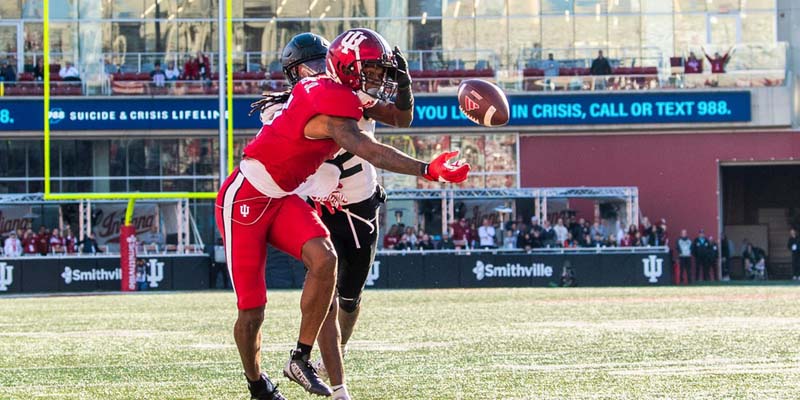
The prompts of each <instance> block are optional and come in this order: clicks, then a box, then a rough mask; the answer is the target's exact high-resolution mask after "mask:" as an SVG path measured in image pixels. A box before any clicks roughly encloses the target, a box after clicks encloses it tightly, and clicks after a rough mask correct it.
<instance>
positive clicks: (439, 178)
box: [422, 151, 469, 183]
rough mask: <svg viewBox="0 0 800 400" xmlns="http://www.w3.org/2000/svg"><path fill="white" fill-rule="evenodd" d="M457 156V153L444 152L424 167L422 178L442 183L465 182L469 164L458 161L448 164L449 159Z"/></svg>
mask: <svg viewBox="0 0 800 400" xmlns="http://www.w3.org/2000/svg"><path fill="white" fill-rule="evenodd" d="M456 156H458V151H450V152H444V153H442V154H439V155H438V156H436V158H434V159H433V161H431V162H430V164H427V165H425V174H423V175H422V177H423V178H425V179H427V180H429V181H434V182H444V183H461V182H464V181H465V180H467V174H469V164H467V163H465V162H463V160H458V161H456V162H454V163H450V162H448V160H450V159H451V158H454V157H456Z"/></svg>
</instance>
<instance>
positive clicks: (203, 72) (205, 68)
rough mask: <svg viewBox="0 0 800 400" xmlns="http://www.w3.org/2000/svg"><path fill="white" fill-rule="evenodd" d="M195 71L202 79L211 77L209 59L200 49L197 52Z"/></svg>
mask: <svg viewBox="0 0 800 400" xmlns="http://www.w3.org/2000/svg"><path fill="white" fill-rule="evenodd" d="M195 60H196V61H197V72H198V73H199V74H200V78H202V79H203V80H209V79H211V61H210V60H209V59H208V56H207V55H205V54H203V52H202V51H198V52H197V58H196V59H195Z"/></svg>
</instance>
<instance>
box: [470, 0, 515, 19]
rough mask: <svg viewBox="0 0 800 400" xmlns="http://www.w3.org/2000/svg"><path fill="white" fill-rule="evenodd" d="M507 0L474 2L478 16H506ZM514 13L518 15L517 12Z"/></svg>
mask: <svg viewBox="0 0 800 400" xmlns="http://www.w3.org/2000/svg"><path fill="white" fill-rule="evenodd" d="M505 3H506V2H505V0H474V3H473V4H474V7H475V15H476V16H479V17H480V16H496V17H500V16H504V15H506V10H505V7H506V4H505ZM512 11H513V12H514V13H516V10H513V9H512Z"/></svg>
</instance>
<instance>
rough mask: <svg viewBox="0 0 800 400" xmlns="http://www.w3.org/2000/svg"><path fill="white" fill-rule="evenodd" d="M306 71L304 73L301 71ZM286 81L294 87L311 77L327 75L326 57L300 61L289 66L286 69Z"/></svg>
mask: <svg viewBox="0 0 800 400" xmlns="http://www.w3.org/2000/svg"><path fill="white" fill-rule="evenodd" d="M301 70H304V71H301ZM284 73H285V74H286V79H288V80H289V83H291V84H292V85H294V84H296V83H297V82H300V80H301V79H303V78H306V77H309V76H317V75H320V74H324V73H325V56H324V55H322V56H320V57H315V58H311V59H306V60H300V61H298V62H296V63H292V64H290V65H288V66H287V67H286V68H285V69H284Z"/></svg>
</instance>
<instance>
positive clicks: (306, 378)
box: [283, 350, 333, 397]
mask: <svg viewBox="0 0 800 400" xmlns="http://www.w3.org/2000/svg"><path fill="white" fill-rule="evenodd" d="M294 354H295V351H294V350H292V353H291V355H292V357H290V358H289V362H287V363H286V367H284V368H283V376H285V377H287V378H289V380H290V381H292V382H294V383H297V384H298V385H300V386H302V387H303V389H305V390H306V391H307V392H309V393H311V394H316V395H319V396H326V397H327V396H330V395H331V394H333V391H332V390H331V388H330V387H328V385H326V384H325V382H323V381H322V379H320V378H319V376H318V375H317V371H315V370H314V367H312V366H311V363H310V362H308V356H305V357H303V358H298V359H295V358H294Z"/></svg>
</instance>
